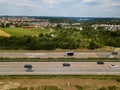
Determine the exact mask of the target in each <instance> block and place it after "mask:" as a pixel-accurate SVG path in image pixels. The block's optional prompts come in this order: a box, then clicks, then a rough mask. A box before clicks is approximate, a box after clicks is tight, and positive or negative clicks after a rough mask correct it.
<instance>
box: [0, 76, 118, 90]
mask: <svg viewBox="0 0 120 90" xmlns="http://www.w3.org/2000/svg"><path fill="white" fill-rule="evenodd" d="M23 77H25V76H23ZM28 77H29V76H28ZM30 77H32V76H30ZM42 77H43V78H42ZM114 77H115V76H90V77H89V76H88V78H87V76H80V77H73V76H72V77H71V76H70V77H69V76H68V77H67V76H65V77H64V76H63V77H62V76H60V77H59V76H58V77H57V76H55V77H54V76H53V77H52V78H50V77H49V76H45V77H44V76H41V78H40V77H38V78H37V76H36V77H35V78H27V77H25V78H21V79H20V77H18V78H9V79H5V78H4V79H1V80H0V90H120V79H114ZM112 78H113V79H112ZM117 78H119V76H117Z"/></svg>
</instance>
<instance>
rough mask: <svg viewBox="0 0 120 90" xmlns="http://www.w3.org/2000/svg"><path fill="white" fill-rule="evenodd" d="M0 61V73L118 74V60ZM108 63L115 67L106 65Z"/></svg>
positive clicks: (119, 64) (119, 73)
mask: <svg viewBox="0 0 120 90" xmlns="http://www.w3.org/2000/svg"><path fill="white" fill-rule="evenodd" d="M63 63H65V62H0V75H120V62H105V64H104V65H98V64H97V63H96V62H66V63H69V64H70V66H63ZM25 64H31V65H32V66H33V69H34V71H33V72H27V71H26V68H24V65H25ZM110 64H115V65H118V67H117V68H110V67H108V66H109V65H110Z"/></svg>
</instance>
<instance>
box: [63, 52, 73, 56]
mask: <svg viewBox="0 0 120 90" xmlns="http://www.w3.org/2000/svg"><path fill="white" fill-rule="evenodd" d="M64 56H74V52H65V54H64Z"/></svg>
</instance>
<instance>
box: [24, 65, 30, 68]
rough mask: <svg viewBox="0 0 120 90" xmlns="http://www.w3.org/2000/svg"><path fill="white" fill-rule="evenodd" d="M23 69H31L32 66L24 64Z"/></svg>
mask: <svg viewBox="0 0 120 90" xmlns="http://www.w3.org/2000/svg"><path fill="white" fill-rule="evenodd" d="M24 68H32V65H31V64H25V65H24Z"/></svg>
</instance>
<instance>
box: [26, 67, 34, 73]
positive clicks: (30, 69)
mask: <svg viewBox="0 0 120 90" xmlns="http://www.w3.org/2000/svg"><path fill="white" fill-rule="evenodd" d="M33 71H34V69H33V68H27V69H26V72H33Z"/></svg>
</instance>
